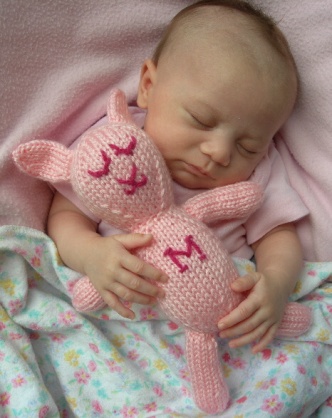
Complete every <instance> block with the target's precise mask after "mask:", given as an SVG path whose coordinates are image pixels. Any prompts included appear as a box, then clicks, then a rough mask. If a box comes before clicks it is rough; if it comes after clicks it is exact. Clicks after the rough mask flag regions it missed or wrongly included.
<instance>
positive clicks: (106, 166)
mask: <svg viewBox="0 0 332 418" xmlns="http://www.w3.org/2000/svg"><path fill="white" fill-rule="evenodd" d="M100 152H101V156H102V159H103V161H104V167H103V168H102V169H101V170H97V171H92V170H88V173H89V174H90V176H92V177H95V178H100V177H102V176H107V174H108V173H109V172H110V168H109V167H110V164H111V162H112V160H111V158H110V157H109V156H108V155H107V154H106V152H105V151H103V150H100Z"/></svg>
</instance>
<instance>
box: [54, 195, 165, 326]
mask: <svg viewBox="0 0 332 418" xmlns="http://www.w3.org/2000/svg"><path fill="white" fill-rule="evenodd" d="M47 228H48V234H49V236H50V237H51V238H52V239H53V240H54V242H55V244H56V245H57V248H58V251H59V254H60V256H61V258H62V260H63V262H64V263H65V264H66V265H67V266H68V267H70V268H72V269H73V270H76V271H78V272H80V273H82V274H83V275H86V276H88V277H89V279H90V280H91V282H92V284H93V285H94V286H95V288H96V289H97V291H98V292H99V293H100V295H101V296H102V298H103V299H104V301H105V302H106V303H107V304H108V305H109V306H110V307H111V308H112V309H114V310H115V311H116V312H117V313H118V314H120V315H122V316H124V317H127V318H131V319H133V318H134V317H135V314H134V312H133V311H131V310H130V309H129V308H128V307H126V306H125V305H124V304H123V303H122V301H121V300H120V298H121V299H122V300H123V301H130V302H136V303H140V304H150V303H153V302H154V301H155V298H156V297H162V296H163V295H164V291H163V290H162V289H160V288H159V287H158V286H156V285H155V284H153V283H150V282H149V280H152V281H160V282H165V281H166V280H167V277H166V275H165V274H164V273H162V272H160V271H159V270H158V269H156V268H155V267H153V266H151V265H150V264H147V263H145V262H144V261H142V260H141V259H139V258H138V257H136V256H134V255H133V254H131V252H130V251H131V250H134V249H135V248H139V247H142V246H145V245H149V243H150V242H151V241H152V239H153V238H152V236H151V235H143V234H123V235H113V236H111V237H101V236H100V235H99V234H98V233H97V232H96V229H97V224H96V223H95V222H93V221H92V220H91V219H89V218H88V217H87V216H85V214H83V213H82V212H81V211H80V210H79V209H78V208H77V207H76V206H75V205H74V204H73V203H71V202H70V201H69V200H67V199H66V198H65V197H64V196H62V195H61V194H59V193H56V195H55V196H54V199H53V203H52V206H51V209H50V213H49V217H48V224H47ZM146 279H147V280H146Z"/></svg>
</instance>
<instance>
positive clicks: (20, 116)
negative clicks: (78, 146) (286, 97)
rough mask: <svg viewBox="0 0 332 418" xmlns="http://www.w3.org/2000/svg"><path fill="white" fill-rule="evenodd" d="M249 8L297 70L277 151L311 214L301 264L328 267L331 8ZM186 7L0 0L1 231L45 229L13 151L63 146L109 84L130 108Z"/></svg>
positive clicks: (46, 195) (40, 193)
mask: <svg viewBox="0 0 332 418" xmlns="http://www.w3.org/2000/svg"><path fill="white" fill-rule="evenodd" d="M252 1H254V0H252ZM254 2H255V3H256V4H260V5H261V6H262V7H263V9H265V10H267V11H268V12H270V13H271V14H272V15H273V16H274V17H275V18H276V20H277V21H278V22H279V25H280V27H281V28H282V29H283V30H284V32H285V34H286V35H287V37H288V39H289V42H290V44H291V47H292V50H293V53H294V55H295V59H296V61H297V63H298V67H299V72H300V75H301V80H302V82H301V94H300V97H299V101H298V104H297V107H296V109H295V111H294V113H293V115H292V117H291V118H290V120H289V122H288V123H287V124H286V126H285V127H284V129H283V130H282V132H281V135H282V137H283V139H284V141H285V143H283V142H282V141H279V142H280V144H279V147H280V150H281V152H282V154H283V157H284V160H285V162H286V165H287V168H288V170H289V173H290V177H291V182H292V184H293V185H294V187H295V188H296V189H297V190H298V192H299V193H300V195H301V196H302V198H303V200H304V201H305V203H306V204H307V206H308V207H309V209H310V210H311V215H310V218H308V220H307V221H306V222H303V223H302V224H301V225H300V234H301V236H302V237H303V239H304V242H305V244H306V248H307V250H306V258H308V259H312V260H330V261H331V260H332V226H330V225H331V224H332V222H331V220H332V210H331V208H332V190H331V189H332V181H331V179H330V173H331V171H332V170H331V168H330V162H331V161H332V147H331V146H330V144H329V142H330V137H331V135H332V118H331V114H332V81H331V77H330V74H331V72H332V26H331V23H330V22H331V19H332V7H331V4H330V1H329V0H316V1H312V0H292V1H289V2H286V1H284V0H255V1H254ZM189 3H192V1H189V0H166V1H165V0H155V1H151V0H141V1H139V2H136V1H126V2H118V1H115V0H99V1H98V2H90V1H89V0H81V1H80V2H79V6H80V7H77V4H78V3H76V2H67V1H65V0H57V1H56V2H45V3H43V2H26V1H25V0H15V1H13V2H5V0H0V6H1V14H2V19H1V23H0V25H1V26H0V33H1V37H0V56H1V65H0V91H1V101H0V115H1V116H0V117H1V122H0V140H1V142H0V224H1V225H5V224H18V225H27V226H31V227H34V228H37V229H43V228H44V224H45V219H46V215H47V211H48V207H49V203H50V200H51V196H52V194H51V192H50V190H49V188H48V187H47V186H46V185H45V184H43V183H41V182H38V181H36V180H34V179H30V178H28V177H26V176H24V175H22V174H20V173H19V172H18V171H17V169H16V168H15V167H14V166H13V163H12V162H11V159H10V154H11V151H12V150H13V149H14V148H15V147H16V146H17V145H18V144H19V143H22V142H25V141H28V140H30V139H34V138H49V139H53V140H57V141H59V142H62V143H64V144H70V143H71V142H72V141H73V140H74V138H76V137H77V136H78V135H79V134H81V133H82V132H83V131H84V130H85V129H86V128H88V127H89V126H90V125H91V124H92V123H93V122H95V121H96V120H98V119H99V118H100V117H101V116H102V115H103V113H104V108H105V103H106V97H107V94H108V92H109V90H110V87H112V86H117V87H119V88H121V89H123V90H124V91H125V92H126V94H127V95H128V97H129V98H130V100H134V98H135V93H136V85H137V81H138V76H139V69H140V64H141V62H142V60H143V59H144V58H146V57H148V56H149V54H150V53H151V51H152V49H153V47H154V45H155V44H156V42H157V40H158V38H159V36H160V33H161V31H162V28H163V27H164V26H165V24H166V23H167V22H168V21H169V19H170V18H171V17H172V16H173V15H174V14H176V13H177V11H178V10H179V9H181V8H183V7H185V6H186V5H187V4H189ZM280 204H281V205H282V202H280ZM308 233H309V234H311V238H308V237H309V235H308Z"/></svg>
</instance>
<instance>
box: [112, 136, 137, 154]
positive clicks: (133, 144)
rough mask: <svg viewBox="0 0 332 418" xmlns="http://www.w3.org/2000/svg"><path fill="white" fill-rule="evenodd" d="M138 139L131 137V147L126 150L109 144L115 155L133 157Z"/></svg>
mask: <svg viewBox="0 0 332 418" xmlns="http://www.w3.org/2000/svg"><path fill="white" fill-rule="evenodd" d="M136 144H137V139H136V138H135V137H134V136H131V140H130V143H129V145H128V146H127V147H126V148H120V147H118V146H117V145H115V144H109V146H110V148H112V150H114V152H115V155H121V154H124V155H133V151H134V149H135V148H136Z"/></svg>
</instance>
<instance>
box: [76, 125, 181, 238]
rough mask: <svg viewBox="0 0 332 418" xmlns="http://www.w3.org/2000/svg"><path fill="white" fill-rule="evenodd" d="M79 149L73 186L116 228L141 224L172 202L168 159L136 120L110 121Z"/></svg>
mask: <svg viewBox="0 0 332 418" xmlns="http://www.w3.org/2000/svg"><path fill="white" fill-rule="evenodd" d="M76 151H77V152H75V154H74V159H73V167H72V173H73V180H72V183H73V187H74V190H75V191H76V193H77V194H78V196H79V197H80V198H81V199H82V202H83V203H84V204H85V206H86V207H87V208H88V209H89V210H90V211H92V212H94V213H95V214H96V216H97V217H98V218H101V219H104V220H105V221H106V222H108V223H110V224H112V225H114V226H116V227H117V228H119V229H124V230H128V228H129V227H133V226H132V225H134V224H135V225H137V224H141V223H142V222H145V221H146V220H147V219H149V218H150V217H151V216H153V215H155V214H157V213H158V212H160V211H162V210H163V209H164V208H165V207H167V206H168V205H169V204H170V203H171V202H172V201H173V195H172V189H171V180H170V177H169V174H168V170H167V167H166V165H165V162H164V160H163V159H162V156H161V155H160V153H159V151H158V149H157V148H156V147H155V145H154V144H153V142H152V141H151V140H150V139H149V138H148V137H147V136H146V134H145V132H144V131H143V130H142V129H140V128H138V127H136V126H135V125H133V124H130V123H115V124H108V125H104V126H101V127H99V128H97V129H95V130H93V131H90V132H87V133H86V134H85V136H84V137H83V138H82V139H81V141H80V143H79V145H78V147H77V150H76ZM150 179H153V181H150Z"/></svg>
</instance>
